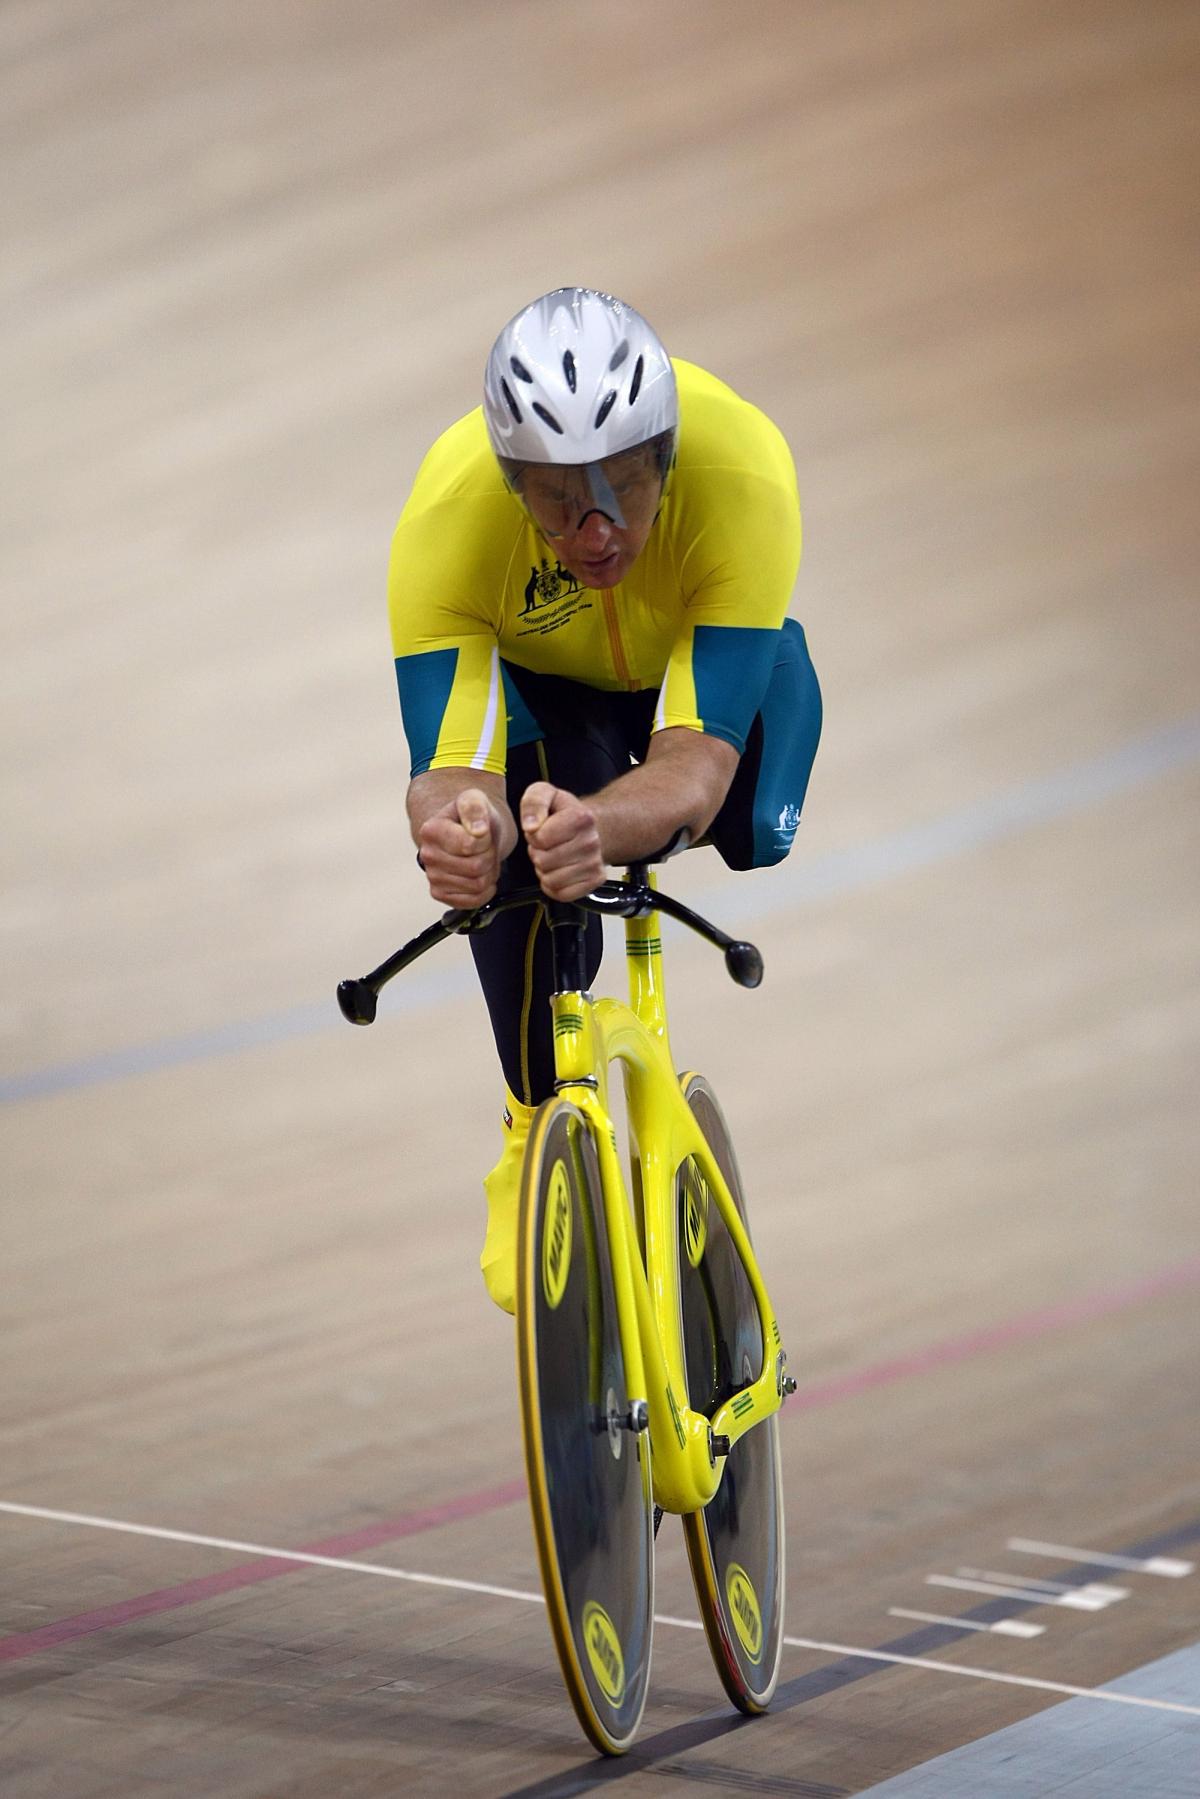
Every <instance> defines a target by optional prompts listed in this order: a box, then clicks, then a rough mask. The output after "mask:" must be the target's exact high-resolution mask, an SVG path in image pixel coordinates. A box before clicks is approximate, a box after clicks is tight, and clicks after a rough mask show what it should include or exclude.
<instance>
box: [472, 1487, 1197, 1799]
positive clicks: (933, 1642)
mask: <svg viewBox="0 0 1200 1799" xmlns="http://www.w3.org/2000/svg"><path fill="white" fill-rule="evenodd" d="M1198 1540H1200V1518H1193V1519H1192V1520H1191V1521H1190V1522H1189V1523H1187V1524H1180V1525H1177V1526H1176V1527H1175V1528H1174V1529H1173V1530H1168V1531H1163V1532H1161V1533H1160V1534H1159V1535H1158V1536H1155V1537H1147V1538H1145V1539H1143V1541H1142V1542H1140V1543H1132V1544H1130V1545H1129V1546H1128V1547H1126V1548H1122V1549H1118V1550H1116V1551H1106V1553H1115V1554H1117V1555H1127V1556H1132V1557H1134V1558H1136V1559H1137V1560H1139V1561H1146V1560H1148V1559H1149V1558H1150V1557H1151V1556H1154V1555H1169V1554H1170V1553H1171V1551H1172V1550H1175V1549H1183V1548H1186V1547H1187V1546H1188V1545H1189V1544H1192V1543H1195V1542H1197V1541H1198ZM1113 1572H1114V1570H1113V1569H1111V1568H1108V1567H1105V1566H1104V1564H1103V1563H1098V1562H1073V1563H1072V1564H1071V1566H1070V1567H1069V1568H1064V1569H1063V1570H1062V1571H1061V1572H1060V1573H1056V1574H1053V1575H1050V1576H1048V1578H1049V1579H1052V1580H1056V1581H1060V1582H1061V1583H1062V1584H1063V1585H1064V1586H1070V1587H1085V1586H1087V1585H1088V1583H1089V1582H1090V1581H1093V1580H1102V1579H1108V1578H1111V1576H1112V1574H1113ZM1040 1603H1042V1601H1041V1600H1039V1599H1038V1598H1037V1597H1035V1596H1034V1595H1033V1594H1031V1595H1030V1597H1029V1598H1028V1599H989V1600H986V1601H985V1602H984V1604H982V1605H977V1606H973V1607H972V1609H971V1610H970V1611H969V1612H964V1613H963V1614H962V1615H963V1617H964V1619H967V1620H970V1622H972V1623H979V1624H995V1623H998V1622H999V1621H1000V1619H1002V1618H1015V1617H1017V1616H1019V1614H1020V1613H1021V1612H1025V1611H1029V1610H1030V1609H1031V1608H1032V1607H1033V1606H1035V1605H1038V1604H1040ZM975 1634H976V1633H975V1632H974V1631H973V1630H971V1629H969V1628H968V1629H964V1630H959V1629H958V1628H957V1627H956V1626H955V1625H952V1624H931V1625H927V1626H926V1627H925V1628H924V1629H923V1630H914V1631H910V1632H909V1633H908V1635H907V1636H903V1637H894V1638H893V1639H892V1640H891V1641H890V1642H888V1643H881V1644H879V1645H878V1648H877V1649H876V1651H875V1653H876V1654H879V1655H928V1654H929V1652H930V1651H931V1650H933V1649H945V1648H947V1647H948V1646H949V1645H950V1644H951V1643H958V1642H961V1641H962V1640H963V1639H964V1638H965V1637H971V1636H974V1635H975ZM888 1671H889V1669H888V1663H886V1662H877V1661H868V1659H867V1658H866V1656H862V1655H847V1656H843V1658H842V1659H841V1661H837V1662H829V1663H828V1664H827V1665H826V1666H825V1667H824V1668H817V1669H815V1670H814V1671H813V1673H811V1674H801V1675H798V1676H797V1677H796V1679H795V1680H788V1681H784V1682H783V1683H782V1684H781V1685H780V1686H779V1687H777V1688H776V1691H775V1697H774V1699H772V1701H771V1709H770V1711H769V1712H767V1713H766V1714H765V1717H764V1719H763V1720H762V1722H764V1723H766V1722H769V1720H770V1719H771V1718H773V1717H777V1716H778V1715H779V1713H781V1712H787V1711H792V1710H794V1709H795V1707H796V1706H798V1705H807V1704H808V1703H809V1701H810V1700H813V1699H822V1698H824V1696H825V1694H826V1693H835V1692H837V1691H838V1690H839V1689H840V1688H842V1687H847V1686H852V1685H853V1684H854V1682H855V1681H859V1680H866V1679H867V1678H868V1676H869V1675H872V1674H886V1673H887V1672H888ZM758 1722H759V1720H758V1719H755V1718H747V1717H745V1716H743V1715H742V1713H740V1712H732V1713H731V1712H730V1711H729V1710H728V1709H727V1708H726V1707H725V1706H721V1707H720V1708H719V1709H717V1710H715V1711H709V1712H704V1713H703V1714H702V1715H701V1716H700V1717H698V1718H693V1719H692V1720H691V1722H690V1723H688V1724H677V1725H673V1726H672V1727H671V1728H670V1729H669V1730H662V1731H660V1732H659V1733H658V1735H657V1736H652V1737H647V1738H646V1739H645V1740H644V1741H643V1742H640V1743H637V1744H635V1745H634V1747H633V1748H632V1749H631V1750H630V1751H629V1753H628V1754H627V1755H622V1756H618V1757H613V1758H611V1759H603V1760H600V1759H593V1760H590V1761H587V1762H585V1763H583V1764H582V1765H581V1766H579V1767H578V1768H574V1769H572V1770H571V1771H570V1772H569V1773H566V1774H551V1775H549V1776H548V1777H547V1778H546V1779H545V1780H536V1781H534V1782H533V1784H532V1785H531V1786H523V1787H513V1788H512V1789H511V1790H510V1791H509V1792H508V1793H507V1794H505V1796H504V1799H574V1796H575V1795H576V1794H579V1793H589V1792H591V1791H592V1790H593V1789H594V1788H596V1787H599V1786H603V1785H605V1784H606V1783H607V1782H609V1781H613V1780H627V1779H629V1777H630V1776H631V1775H634V1774H640V1773H642V1772H644V1771H646V1770H648V1769H650V1768H653V1769H655V1771H656V1772H657V1773H659V1774H663V1773H667V1774H670V1775H676V1776H680V1777H690V1778H694V1779H696V1780H697V1781H698V1782H699V1783H702V1784H708V1783H709V1782H710V1781H711V1779H712V1770H711V1764H708V1765H705V1764H701V1765H700V1771H699V1772H697V1773H693V1771H692V1769H691V1768H689V1767H688V1766H687V1765H686V1764H682V1763H680V1764H678V1765H676V1764H674V1763H672V1764H671V1765H669V1766H666V1767H664V1765H663V1764H664V1762H666V1760H667V1758H668V1757H672V1758H673V1757H675V1756H678V1755H685V1754H686V1753H687V1752H688V1750H690V1749H697V1748H699V1747H700V1745H701V1744H702V1743H711V1742H715V1741H717V1740H718V1739H719V1738H721V1737H727V1736H732V1735H733V1734H734V1733H735V1732H736V1731H739V1730H745V1729H747V1728H748V1727H751V1726H753V1725H755V1724H756V1723H758ZM724 1778H725V1779H726V1781H727V1783H728V1784H729V1785H730V1786H735V1787H736V1788H737V1790H738V1791H739V1792H754V1793H764V1794H766V1793H790V1794H793V1795H794V1796H795V1799H803V1796H804V1795H805V1794H808V1795H812V1796H814V1799H836V1796H837V1795H838V1794H839V1793H840V1792H843V1791H849V1790H850V1789H839V1788H837V1787H824V1786H822V1785H821V1784H820V1782H817V1781H812V1782H809V1783H808V1784H807V1786H806V1785H805V1784H804V1783H803V1782H799V1781H798V1782H794V1783H792V1784H790V1785H784V1784H782V1783H781V1777H780V1776H779V1775H771V1774H764V1775H757V1774H753V1773H751V1772H750V1771H749V1770H746V1769H742V1768H731V1769H728V1770H726V1771H724Z"/></svg>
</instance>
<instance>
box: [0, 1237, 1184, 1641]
mask: <svg viewBox="0 0 1200 1799" xmlns="http://www.w3.org/2000/svg"><path fill="white" fill-rule="evenodd" d="M1197 1285H1200V1256H1198V1257H1196V1258H1194V1259H1193V1260H1192V1261H1189V1262H1181V1263H1178V1264H1177V1265H1176V1266H1175V1267H1173V1268H1164V1269H1160V1270H1159V1272H1158V1273H1157V1274H1152V1275H1147V1276H1145V1277H1143V1278H1142V1279H1140V1280H1136V1281H1130V1282H1127V1283H1126V1284H1125V1285H1124V1286H1120V1287H1108V1288H1104V1289H1102V1290H1101V1291H1100V1292H1097V1293H1086V1294H1083V1295H1081V1296H1080V1297H1079V1298H1078V1299H1067V1300H1062V1301H1060V1302H1059V1303H1058V1304H1056V1305H1050V1306H1043V1307H1040V1308H1039V1309H1038V1310H1036V1311H1032V1312H1024V1313H1021V1314H1019V1315H1018V1316H1017V1317H1015V1318H1010V1319H1008V1320H1006V1321H1005V1322H1004V1323H1002V1324H994V1325H988V1326H985V1327H984V1328H983V1329H981V1330H976V1331H968V1332H966V1333H965V1334H964V1335H962V1336H959V1337H948V1338H946V1339H945V1340H944V1341H943V1342H941V1343H932V1344H930V1345H929V1346H928V1347H927V1348H925V1349H919V1350H915V1351H914V1352H913V1353H912V1354H911V1355H906V1356H896V1357H894V1358H892V1359H891V1360H889V1361H883V1362H875V1363H873V1364H871V1365H869V1366H868V1367H866V1368H859V1369H854V1370H851V1371H850V1372H849V1373H847V1374H842V1375H835V1376H834V1377H833V1378H832V1379H830V1380H824V1381H815V1382H813V1383H812V1384H811V1385H809V1386H806V1387H800V1388H799V1389H798V1390H797V1391H796V1392H795V1393H794V1394H793V1395H792V1397H791V1399H789V1400H788V1402H787V1409H788V1410H789V1411H812V1410H815V1409H817V1408H818V1407H820V1406H827V1405H836V1404H837V1403H838V1402H839V1401H840V1400H843V1399H852V1398H854V1397H855V1396H856V1395H857V1394H859V1393H866V1392H868V1391H870V1390H871V1389H872V1388H875V1387H886V1386H891V1385H892V1384H893V1383H894V1382H895V1381H901V1380H907V1379H909V1378H910V1377H911V1376H912V1375H917V1374H930V1373H932V1372H934V1371H935V1370H936V1369H939V1368H946V1367H951V1366H953V1365H954V1364H955V1363H956V1362H965V1361H969V1360H970V1359H971V1358H972V1357H973V1356H977V1355H989V1354H991V1353H993V1352H994V1351H996V1350H1000V1349H1006V1348H1008V1347H1009V1346H1010V1345H1012V1344H1019V1343H1025V1342H1029V1341H1031V1340H1032V1339H1034V1338H1036V1337H1042V1336H1047V1335H1049V1334H1050V1333H1051V1332H1054V1331H1059V1330H1067V1329H1070V1328H1071V1327H1072V1326H1073V1325H1079V1324H1090V1323H1091V1322H1092V1321H1093V1320H1094V1319H1097V1318H1104V1317H1107V1316H1108V1315H1109V1314H1111V1313H1113V1312H1120V1311H1125V1310H1127V1309H1128V1308H1129V1307H1131V1306H1135V1305H1140V1304H1142V1303H1143V1302H1144V1301H1147V1300H1153V1299H1161V1298H1164V1297H1166V1296H1167V1295H1168V1294H1170V1293H1175V1292H1179V1291H1181V1290H1182V1289H1184V1288H1187V1287H1194V1286H1197ZM525 1491H526V1488H525V1482H524V1481H523V1480H516V1481H509V1482H507V1483H506V1484H505V1485H503V1486H499V1487H489V1488H486V1489H484V1490H483V1491H481V1492H478V1493H468V1494H465V1495H464V1496H463V1497H462V1498H461V1499H450V1500H447V1501H446V1502H445V1503H444V1504H442V1505H434V1506H427V1507H424V1508H423V1509H422V1510H420V1511H416V1512H407V1513H405V1514H404V1515H403V1516H402V1517H399V1518H390V1519H383V1520H381V1521H380V1522H379V1523H378V1524H367V1525H364V1526H363V1527H362V1528H361V1529H360V1530H355V1531H347V1532H345V1533H344V1534H343V1535H341V1536H337V1537H328V1538H325V1539H324V1540H323V1541H322V1542H319V1543H309V1544H306V1545H305V1546H304V1548H303V1551H302V1553H303V1554H305V1555H333V1556H349V1555H354V1554H356V1553H361V1552H362V1551H363V1550H364V1549H374V1548H376V1547H377V1546H378V1545H379V1544H380V1543H391V1542H396V1541H397V1540H398V1539H400V1538H401V1537H410V1536H415V1535H416V1534H418V1533H419V1532H421V1531H425V1530H436V1529H438V1528H439V1527H440V1526H441V1525H443V1524H453V1523H455V1522H457V1521H458V1520H459V1519H460V1518H477V1517H480V1516H482V1515H483V1514H485V1513H487V1512H493V1511H498V1510H499V1509H500V1507H502V1506H506V1505H513V1504H514V1503H515V1502H516V1501H517V1500H518V1499H523V1498H524V1496H525ZM303 1566H304V1564H303V1563H298V1562H285V1561H281V1560H279V1559H277V1558H275V1557H273V1556H262V1557H260V1558H259V1559H258V1560H257V1561H252V1562H246V1563H243V1565H242V1566H241V1567H240V1568H228V1569H226V1570H225V1572H224V1573H221V1574H208V1575H204V1576H202V1577H201V1578H200V1579H199V1580H188V1581H184V1582H182V1583H181V1584H180V1585H179V1586H174V1587H162V1588H160V1589H159V1590H158V1591H157V1592H154V1593H142V1594H140V1595H138V1596H136V1597H135V1598H132V1599H123V1600H118V1601H117V1603H116V1604H114V1605H106V1606H101V1607H100V1608H99V1610H97V1611H91V1612H81V1613H79V1614H78V1616H76V1617H73V1618H61V1619H60V1620H59V1621H58V1623H56V1624H47V1625H44V1626H43V1627H42V1628H41V1629H40V1630H30V1631H24V1632H22V1633H21V1634H20V1635H17V1636H11V1637H3V1638H0V1662H5V1661H18V1660H20V1659H22V1658H23V1657H25V1656H29V1655H37V1654H39V1653H40V1652H42V1651H45V1650H47V1649H54V1648H56V1647H57V1646H58V1645H59V1644H61V1643H69V1642H73V1641H74V1640H75V1639H76V1638H77V1637H85V1636H91V1635H92V1634H93V1633H94V1632H96V1631H101V1630H110V1629H113V1628H114V1627H115V1626H117V1625H120V1624H128V1623H131V1622H132V1621H133V1620H134V1619H135V1618H145V1617H149V1616H151V1615H152V1614H154V1613H156V1612H167V1611H175V1610H177V1609H179V1608H180V1607H182V1606H186V1605H196V1604H198V1603H199V1602H200V1601H202V1600H205V1599H211V1598H213V1597H215V1596H216V1595H217V1594H219V1593H230V1592H235V1591H236V1590H237V1589H238V1588H239V1587H251V1586H257V1585H258V1583H259V1582H260V1581H264V1580H275V1579H277V1578H278V1577H279V1576H280V1575H283V1574H296V1573H299V1572H300V1570H301V1569H302V1568H303Z"/></svg>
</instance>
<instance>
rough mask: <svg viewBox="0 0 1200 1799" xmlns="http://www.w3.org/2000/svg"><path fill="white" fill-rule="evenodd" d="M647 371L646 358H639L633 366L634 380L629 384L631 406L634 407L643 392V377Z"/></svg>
mask: <svg viewBox="0 0 1200 1799" xmlns="http://www.w3.org/2000/svg"><path fill="white" fill-rule="evenodd" d="M645 370H646V358H645V357H644V356H639V357H638V359H637V361H636V362H635V363H634V365H633V380H632V381H631V382H630V383H629V404H630V405H631V406H632V405H633V402H634V401H635V400H636V399H637V397H638V395H639V394H640V393H641V391H642V376H643V374H644V373H645Z"/></svg>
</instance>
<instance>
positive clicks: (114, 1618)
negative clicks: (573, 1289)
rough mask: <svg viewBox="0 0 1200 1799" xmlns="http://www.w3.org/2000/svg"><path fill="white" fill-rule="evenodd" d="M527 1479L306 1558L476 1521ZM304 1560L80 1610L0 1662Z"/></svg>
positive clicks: (14, 1642) (273, 1560)
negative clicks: (91, 1609) (468, 1520)
mask: <svg viewBox="0 0 1200 1799" xmlns="http://www.w3.org/2000/svg"><path fill="white" fill-rule="evenodd" d="M525 1493H526V1486H525V1482H524V1481H523V1480H514V1481H508V1482H507V1483H506V1484H505V1485H504V1486H502V1487H488V1488H486V1489H485V1490H484V1491H483V1492H480V1493H468V1494H465V1495H464V1497H463V1498H461V1499H448V1500H447V1501H446V1502H445V1504H443V1505H431V1506H425V1507H423V1508H422V1509H421V1510H420V1511H418V1512H406V1513H405V1514H404V1515H403V1517H400V1518H386V1519H381V1520H380V1522H379V1523H378V1524H364V1525H363V1527H362V1528H361V1530H350V1531H345V1532H343V1534H342V1535H341V1536H337V1537H325V1538H324V1539H323V1540H322V1541H321V1542H319V1543H306V1544H305V1545H304V1548H303V1550H302V1551H301V1553H302V1554H304V1555H334V1556H351V1555H356V1554H361V1553H362V1551H363V1550H364V1549H374V1548H376V1547H377V1545H378V1544H380V1543H393V1542H395V1541H396V1540H397V1539H398V1538H400V1537H411V1536H415V1535H417V1533H418V1532H419V1531H423V1530H437V1529H438V1528H439V1526H441V1525H443V1524H454V1523H456V1522H457V1521H458V1519H460V1518H476V1517H478V1516H479V1515H480V1514H481V1513H484V1512H494V1511H497V1510H498V1509H499V1508H500V1507H501V1506H504V1505H512V1504H514V1503H515V1501H516V1500H518V1499H524V1497H525ZM303 1567H304V1563H303V1562H290V1561H289V1562H285V1561H282V1560H280V1559H278V1558H277V1557H275V1556H260V1557H259V1558H258V1560H257V1561H252V1562H243V1563H242V1565H241V1567H239V1568H227V1569H225V1571H224V1572H223V1573H221V1574H205V1575H202V1576H201V1577H200V1579H198V1580H185V1581H183V1582H182V1583H181V1584H180V1585H179V1586H174V1587H160V1588H159V1589H158V1591H157V1592H154V1593H139V1594H138V1595H137V1596H136V1597H134V1598H132V1599H119V1600H117V1602H116V1603H115V1604H114V1605H104V1606H101V1607H100V1609H99V1610H98V1611H94V1612H81V1613H79V1614H78V1616H77V1617H74V1618H60V1619H59V1621H58V1622H57V1624H46V1625H43V1626H42V1628H41V1629H40V1630H29V1631H24V1632H23V1633H22V1634H21V1635H20V1636H12V1637H2V1638H0V1662H14V1661H19V1660H21V1659H22V1657H24V1656H27V1655H37V1654H38V1653H39V1651H42V1650H46V1649H54V1648H56V1647H57V1646H58V1645H59V1644H60V1643H70V1642H73V1641H74V1640H75V1638H76V1637H87V1636H91V1635H92V1634H93V1632H95V1631H97V1630H111V1629H112V1628H113V1627H114V1626H116V1625H118V1624H129V1623H132V1621H133V1620H134V1619H135V1618H147V1617H150V1616H151V1615H152V1614H153V1613H155V1612H171V1611H176V1610H177V1609H178V1608H179V1607H180V1606H184V1605H196V1604H198V1603H199V1602H200V1601H201V1600H203V1599H212V1598H214V1597H215V1596H216V1595H217V1594H218V1593H232V1592H235V1591H236V1590H237V1588H238V1587H253V1586H257V1585H258V1583H259V1582H260V1581H263V1580H276V1579H277V1578H278V1577H279V1576H280V1575H281V1574H298V1573H300V1572H301V1571H302V1569H303Z"/></svg>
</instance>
